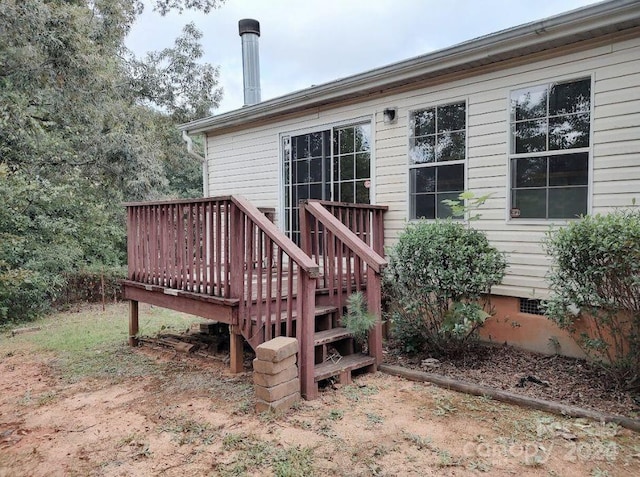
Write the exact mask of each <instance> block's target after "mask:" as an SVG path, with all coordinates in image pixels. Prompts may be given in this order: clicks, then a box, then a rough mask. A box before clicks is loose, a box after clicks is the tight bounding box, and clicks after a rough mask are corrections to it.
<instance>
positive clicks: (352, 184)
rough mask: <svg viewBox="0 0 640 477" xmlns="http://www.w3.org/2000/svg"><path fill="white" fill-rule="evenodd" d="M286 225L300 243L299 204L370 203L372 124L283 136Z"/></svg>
mask: <svg viewBox="0 0 640 477" xmlns="http://www.w3.org/2000/svg"><path fill="white" fill-rule="evenodd" d="M283 151H284V157H283V160H284V167H283V171H284V181H283V183H284V206H285V208H284V213H285V214H284V215H285V217H284V219H285V220H284V227H285V231H286V232H287V234H288V235H289V236H290V237H291V238H292V239H293V240H294V242H296V243H299V241H300V224H299V223H298V203H299V201H301V200H305V199H321V200H333V201H337V202H349V203H369V201H370V193H369V191H370V187H371V125H370V124H368V123H367V124H356V125H349V126H341V127H335V128H331V129H325V130H319V131H314V132H311V133H307V134H301V135H297V136H285V137H283Z"/></svg>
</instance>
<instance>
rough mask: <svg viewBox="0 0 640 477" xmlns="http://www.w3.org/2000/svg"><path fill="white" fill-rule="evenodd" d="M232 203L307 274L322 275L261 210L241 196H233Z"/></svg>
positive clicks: (314, 263) (309, 259)
mask: <svg viewBox="0 0 640 477" xmlns="http://www.w3.org/2000/svg"><path fill="white" fill-rule="evenodd" d="M231 201H232V202H233V203H234V204H235V205H236V206H237V207H238V209H240V210H241V211H242V212H243V213H244V214H245V215H247V217H249V218H250V219H251V220H252V221H253V222H254V223H255V224H256V225H257V226H258V227H259V228H260V230H262V231H263V232H264V233H265V234H267V236H268V237H269V238H270V239H271V240H272V241H273V242H274V243H275V244H277V245H278V246H279V247H280V248H282V250H283V251H284V252H285V253H286V254H287V255H288V256H289V258H291V259H292V260H293V261H294V262H296V263H297V264H298V266H299V267H300V268H301V269H302V270H304V271H305V272H307V273H308V274H309V276H310V277H311V278H317V277H318V275H319V274H320V267H319V266H318V264H317V263H316V262H315V261H314V260H313V259H311V258H310V257H309V256H308V255H307V254H305V253H304V252H303V251H302V250H301V249H300V247H298V246H297V245H296V244H295V243H294V242H293V241H292V240H291V239H290V238H289V237H287V236H286V235H285V234H284V233H282V231H281V230H280V229H279V228H278V227H276V225H275V224H273V223H272V222H271V221H270V220H269V219H267V217H266V216H265V215H264V214H263V213H262V212H260V210H259V209H258V208H257V207H256V206H255V205H253V204H252V203H251V202H249V201H248V200H247V199H245V198H244V197H241V196H235V195H234V196H231Z"/></svg>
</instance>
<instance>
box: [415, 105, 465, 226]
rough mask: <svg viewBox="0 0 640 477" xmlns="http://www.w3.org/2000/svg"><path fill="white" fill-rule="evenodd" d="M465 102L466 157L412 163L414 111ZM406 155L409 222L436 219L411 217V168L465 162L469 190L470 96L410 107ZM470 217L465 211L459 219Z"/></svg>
mask: <svg viewBox="0 0 640 477" xmlns="http://www.w3.org/2000/svg"><path fill="white" fill-rule="evenodd" d="M461 102H464V121H465V130H464V132H465V137H464V159H460V160H457V161H443V162H436V163H429V164H411V159H410V157H409V149H410V148H411V137H412V131H411V119H410V118H411V115H412V114H413V113H415V112H416V111H423V110H425V109H430V108H437V107H439V106H447V105H449V104H456V103H461ZM406 139H407V142H406V151H407V153H406V157H407V164H406V166H407V180H406V191H407V192H406V196H405V197H406V201H407V202H406V204H407V209H406V211H407V215H406V217H407V222H418V221H421V220H427V221H435V220H436V219H435V218H434V219H425V218H412V217H411V212H412V210H411V209H412V205H411V172H410V171H411V169H413V168H418V167H435V166H437V165H444V164H451V165H453V164H464V190H463V192H464V191H467V190H469V97H468V96H466V97H464V98H453V99H449V100H444V101H440V102H435V103H427V104H421V105H419V106H415V107H413V108H411V109H409V110H408V111H407V135H406ZM468 219H469V212H468V211H467V212H465V215H464V217H460V219H459V220H464V221H465V222H466V221H468Z"/></svg>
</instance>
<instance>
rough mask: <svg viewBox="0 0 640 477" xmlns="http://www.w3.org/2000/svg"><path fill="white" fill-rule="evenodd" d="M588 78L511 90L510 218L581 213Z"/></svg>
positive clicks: (584, 203) (588, 112) (586, 181)
mask: <svg viewBox="0 0 640 477" xmlns="http://www.w3.org/2000/svg"><path fill="white" fill-rule="evenodd" d="M590 131H591V79H590V78H585V79H580V80H576V81H567V82H561V83H550V84H544V85H539V86H535V87H531V88H525V89H520V90H517V91H513V92H512V93H511V150H510V157H509V161H510V173H511V217H512V218H528V219H571V218H576V217H578V216H580V215H582V214H586V213H587V201H588V186H589V145H590Z"/></svg>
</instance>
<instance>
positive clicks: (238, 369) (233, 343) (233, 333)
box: [229, 325, 244, 374]
mask: <svg viewBox="0 0 640 477" xmlns="http://www.w3.org/2000/svg"><path fill="white" fill-rule="evenodd" d="M229 340H230V341H229V354H230V355H231V356H230V364H229V365H230V367H231V372H232V373H234V374H237V373H242V372H243V371H244V339H243V337H242V333H240V330H239V329H238V327H237V326H235V325H229Z"/></svg>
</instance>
